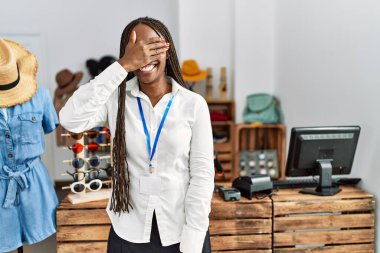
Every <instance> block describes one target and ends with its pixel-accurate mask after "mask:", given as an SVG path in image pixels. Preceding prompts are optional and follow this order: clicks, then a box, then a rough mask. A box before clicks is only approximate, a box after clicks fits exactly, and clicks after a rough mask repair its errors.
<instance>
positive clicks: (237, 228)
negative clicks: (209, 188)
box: [210, 193, 272, 253]
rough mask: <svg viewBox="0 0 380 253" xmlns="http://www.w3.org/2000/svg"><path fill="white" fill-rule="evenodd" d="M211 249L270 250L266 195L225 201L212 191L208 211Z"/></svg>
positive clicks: (269, 209) (234, 251) (261, 252)
mask: <svg viewBox="0 0 380 253" xmlns="http://www.w3.org/2000/svg"><path fill="white" fill-rule="evenodd" d="M210 235H211V248H212V252H223V253H269V252H272V202H271V200H270V199H269V198H265V199H260V200H258V199H253V200H248V199H246V198H242V199H241V200H240V201H235V202H226V201H224V200H223V199H222V197H221V196H220V195H219V193H214V197H213V199H212V206H211V214H210Z"/></svg>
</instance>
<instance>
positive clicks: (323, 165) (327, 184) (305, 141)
mask: <svg viewBox="0 0 380 253" xmlns="http://www.w3.org/2000/svg"><path fill="white" fill-rule="evenodd" d="M359 133H360V127H359V126H333V127H296V128H292V132H291V136H290V144H289V152H288V160H287V163H286V176H287V177H302V176H317V175H318V176H319V184H318V187H317V188H316V189H315V190H314V189H302V190H301V192H302V193H308V194H315V195H323V196H331V195H334V194H336V193H338V192H339V191H340V189H339V187H338V186H336V185H333V184H332V175H341V174H350V172H351V167H352V164H353V161H354V156H355V150H356V145H357V143H358V139H359Z"/></svg>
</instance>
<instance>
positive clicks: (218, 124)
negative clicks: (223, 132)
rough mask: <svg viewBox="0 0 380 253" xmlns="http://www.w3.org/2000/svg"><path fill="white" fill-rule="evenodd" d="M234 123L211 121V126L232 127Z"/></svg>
mask: <svg viewBox="0 0 380 253" xmlns="http://www.w3.org/2000/svg"><path fill="white" fill-rule="evenodd" d="M234 124H235V122H233V121H230V120H229V121H211V125H215V126H225V125H229V126H231V125H234Z"/></svg>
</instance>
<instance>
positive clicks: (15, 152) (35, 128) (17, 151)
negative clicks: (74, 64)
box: [0, 39, 58, 252]
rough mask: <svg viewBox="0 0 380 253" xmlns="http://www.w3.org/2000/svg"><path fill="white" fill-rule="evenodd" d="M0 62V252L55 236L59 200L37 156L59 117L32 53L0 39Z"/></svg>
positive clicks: (56, 124)
mask: <svg viewBox="0 0 380 253" xmlns="http://www.w3.org/2000/svg"><path fill="white" fill-rule="evenodd" d="M0 59H1V60H0V108H1V110H0V220H1V222H2V224H1V226H0V252H8V251H11V250H14V249H16V248H18V252H23V248H22V245H24V244H33V243H37V242H39V241H42V240H44V239H46V238H47V237H48V236H50V235H52V234H53V233H55V229H56V225H55V209H56V207H57V205H58V199H57V196H56V194H55V190H54V188H53V185H52V183H51V181H50V178H49V175H48V174H47V170H46V168H45V166H44V164H43V163H42V161H41V158H40V156H41V155H42V154H43V151H44V147H45V143H44V138H43V132H44V133H45V134H47V133H50V132H52V131H53V130H54V129H55V128H56V127H57V126H58V117H57V115H56V112H55V110H54V107H53V104H52V101H51V98H50V94H49V92H48V90H46V89H44V88H40V87H37V82H36V79H35V76H36V72H37V61H36V58H35V57H34V55H33V54H32V53H30V52H29V51H28V50H26V49H25V48H24V47H22V46H21V45H19V44H17V43H15V42H13V41H9V40H5V39H0ZM42 130H43V132H42Z"/></svg>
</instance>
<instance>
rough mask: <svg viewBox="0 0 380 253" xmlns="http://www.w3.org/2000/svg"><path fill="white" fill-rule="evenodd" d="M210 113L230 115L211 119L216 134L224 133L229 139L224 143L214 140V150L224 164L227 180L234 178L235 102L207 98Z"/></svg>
mask: <svg viewBox="0 0 380 253" xmlns="http://www.w3.org/2000/svg"><path fill="white" fill-rule="evenodd" d="M207 104H208V106H209V110H210V113H213V112H216V113H221V114H224V115H226V116H227V117H228V120H225V121H211V125H212V130H213V133H214V134H218V133H219V134H220V133H224V134H225V135H226V137H227V140H226V141H225V142H223V143H215V142H214V150H215V151H216V152H217V153H218V159H219V161H220V163H221V164H222V167H223V170H224V175H225V179H226V181H230V180H232V179H233V171H234V170H233V167H234V155H233V145H234V137H235V136H234V128H235V103H234V101H232V100H207Z"/></svg>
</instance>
